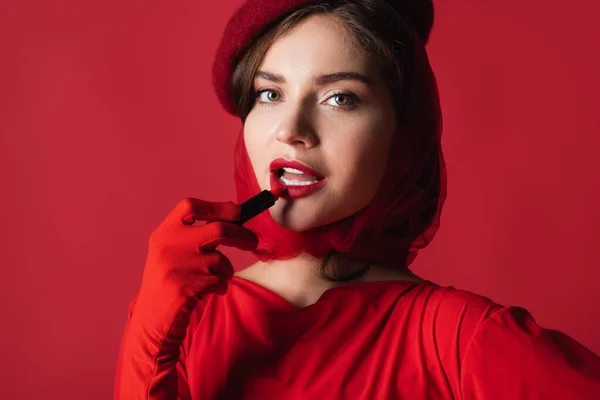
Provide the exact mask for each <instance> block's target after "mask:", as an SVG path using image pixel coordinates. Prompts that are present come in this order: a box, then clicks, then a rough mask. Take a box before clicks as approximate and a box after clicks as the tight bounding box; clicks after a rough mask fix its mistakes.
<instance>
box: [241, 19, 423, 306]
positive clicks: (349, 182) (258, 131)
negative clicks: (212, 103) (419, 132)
mask: <svg viewBox="0 0 600 400" xmlns="http://www.w3.org/2000/svg"><path fill="white" fill-rule="evenodd" d="M258 70H259V71H260V73H259V74H258V76H257V77H256V78H255V81H254V89H255V91H256V92H257V94H258V97H257V102H256V103H255V105H254V107H253V108H252V110H251V112H250V114H249V115H248V117H247V119H246V121H245V124H244V131H245V136H244V139H245V142H246V147H247V150H248V155H249V157H250V161H251V163H252V166H253V168H254V171H255V174H256V177H257V180H258V183H259V185H260V187H261V189H270V188H271V185H270V169H269V164H270V162H271V161H272V160H274V159H275V158H279V157H282V158H285V159H288V160H289V159H293V160H298V161H300V162H302V163H303V164H305V165H308V166H309V167H310V168H312V169H314V170H316V171H318V172H320V173H321V174H322V175H324V176H325V177H326V178H327V181H326V183H325V185H324V186H323V187H322V188H321V189H320V190H318V191H316V192H313V193H312V194H310V195H308V196H306V197H303V198H299V199H294V200H292V199H285V198H282V199H279V200H278V201H277V202H276V204H275V206H273V207H271V209H270V212H271V215H272V217H273V219H274V220H275V221H276V222H277V223H278V224H280V225H281V226H283V227H285V228H287V229H290V230H293V231H305V230H308V229H311V228H314V227H318V226H323V225H326V224H329V223H331V222H334V221H337V220H339V219H342V218H345V217H348V216H351V215H353V214H355V213H356V212H358V211H359V210H361V209H362V208H364V207H366V206H367V205H368V204H369V203H370V202H371V200H372V199H373V197H374V196H375V193H376V190H377V188H378V186H379V183H380V182H381V179H382V177H383V174H384V172H385V167H386V165H387V160H388V154H389V149H390V147H391V141H392V138H393V135H394V132H395V128H396V119H395V112H394V104H393V99H392V96H391V93H390V91H389V89H388V87H387V86H386V84H385V83H384V81H383V77H382V75H381V73H380V72H379V69H378V68H377V65H376V64H375V60H374V59H373V57H372V56H371V55H370V54H369V53H367V52H366V51H364V50H363V49H362V48H361V47H360V46H357V45H356V44H355V43H354V41H353V40H352V39H351V37H350V36H349V34H348V31H347V29H346V27H345V25H344V24H343V23H342V22H341V21H339V20H337V19H336V18H335V17H333V16H328V15H315V16H311V17H309V18H307V19H306V20H304V21H303V22H301V23H300V24H299V25H298V26H297V27H296V29H294V30H293V31H292V32H291V33H289V34H288V35H286V36H283V37H281V38H279V39H278V40H277V41H276V42H275V43H273V45H272V46H271V47H270V49H269V50H268V51H267V54H266V55H265V57H264V59H263V61H262V63H261V65H260V67H259V69H258ZM340 72H351V73H354V74H357V75H356V76H358V77H359V78H358V79H348V78H345V79H342V80H330V81H328V82H323V81H320V80H319V77H322V76H324V75H330V74H336V73H340ZM275 75H276V76H277V77H275ZM343 257H344V256H343V255H342V256H340V258H338V259H335V260H334V262H337V263H341V265H342V266H343V268H344V270H347V271H349V272H350V271H352V270H354V269H359V268H362V267H364V264H359V263H356V262H354V261H353V260H351V259H348V258H343ZM317 261H318V260H317V259H316V258H314V257H312V256H311V255H309V254H300V255H299V256H297V257H295V258H293V259H290V260H271V261H269V262H266V263H263V262H258V263H256V264H254V265H252V266H250V267H248V268H246V269H244V270H243V271H241V272H239V273H238V274H237V275H238V276H240V277H242V278H245V279H249V280H252V281H254V282H256V283H258V284H260V285H262V286H264V287H266V288H267V289H270V290H272V291H274V292H276V293H278V294H279V295H281V296H282V297H284V298H285V299H287V300H288V301H290V302H292V303H294V304H296V305H297V306H300V307H301V306H306V305H309V304H312V303H314V302H316V301H317V300H318V298H319V297H320V296H321V295H322V293H323V292H324V291H325V290H327V289H329V288H331V287H334V286H339V285H340V284H341V283H334V282H328V281H325V280H322V279H321V278H320V277H319V276H318V275H317V274H316V272H315V268H314V266H315V265H316V264H317ZM388 279H411V280H414V279H417V278H416V277H415V276H414V275H412V274H411V273H410V272H397V271H392V270H390V269H387V268H384V266H376V265H374V266H372V267H371V269H370V270H369V271H368V272H367V274H365V275H363V276H362V277H360V278H358V280H357V281H372V280H388Z"/></svg>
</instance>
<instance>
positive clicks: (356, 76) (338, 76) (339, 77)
mask: <svg viewBox="0 0 600 400" xmlns="http://www.w3.org/2000/svg"><path fill="white" fill-rule="evenodd" d="M254 77H255V78H262V79H266V80H268V81H271V82H274V83H285V82H286V81H285V78H284V77H283V75H278V74H274V73H272V72H267V71H257V72H256V74H255V75H254ZM339 81H358V82H362V83H364V84H366V85H372V84H373V83H372V82H371V80H370V79H369V78H367V77H366V76H365V75H363V74H360V73H358V72H335V73H333V74H326V75H320V76H318V77H316V78H315V82H316V83H317V85H320V86H323V85H328V84H330V83H334V82H339Z"/></svg>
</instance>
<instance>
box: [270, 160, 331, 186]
mask: <svg viewBox="0 0 600 400" xmlns="http://www.w3.org/2000/svg"><path fill="white" fill-rule="evenodd" d="M270 170H271V173H273V174H275V176H276V177H277V179H279V180H280V181H281V182H282V183H283V184H285V185H286V186H308V185H313V184H315V183H317V182H319V181H321V180H323V179H324V178H325V177H324V176H323V174H321V173H320V172H318V171H315V170H314V169H312V168H310V167H308V166H307V165H305V164H303V163H301V162H300V161H296V160H286V159H284V158H277V159H275V160H273V161H272V162H271V165H270Z"/></svg>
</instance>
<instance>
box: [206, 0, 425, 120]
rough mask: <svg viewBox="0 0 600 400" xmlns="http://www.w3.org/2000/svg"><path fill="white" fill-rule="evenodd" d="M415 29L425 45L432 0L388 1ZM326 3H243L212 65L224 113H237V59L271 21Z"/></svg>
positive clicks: (251, 0) (266, 0)
mask: <svg viewBox="0 0 600 400" xmlns="http://www.w3.org/2000/svg"><path fill="white" fill-rule="evenodd" d="M387 1H389V2H390V4H391V5H392V6H393V7H394V8H395V9H396V10H397V11H398V13H399V14H400V15H402V16H403V17H405V18H406V19H407V20H408V21H409V22H410V23H411V24H412V25H413V26H414V28H415V30H416V31H417V33H418V34H419V36H420V38H421V40H422V41H423V43H427V40H428V39H429V33H430V32H431V27H432V25H433V3H432V0H387ZM317 3H326V1H323V0H246V1H245V2H244V3H243V4H242V5H241V6H240V8H238V10H237V11H236V12H235V14H233V16H232V17H231V18H230V19H229V22H228V23H227V26H226V27H225V31H224V33H223V36H222V38H221V43H220V45H219V47H218V49H217V54H216V57H215V60H214V64H213V85H214V88H215V92H216V93H217V97H218V98H219V101H220V102H221V105H222V106H223V107H224V108H225V110H226V111H227V112H228V113H230V114H233V115H236V114H237V110H236V102H235V99H234V98H233V96H232V90H231V75H232V73H233V70H234V68H235V62H236V60H237V58H238V56H239V55H240V54H241V53H242V52H243V51H244V50H245V49H246V48H247V47H249V46H250V45H251V44H252V42H253V40H254V39H256V38H257V37H258V36H259V35H260V34H261V33H262V32H263V30H264V29H265V27H267V26H269V25H270V24H271V23H272V22H274V21H276V20H279V19H281V18H283V17H284V16H286V15H287V14H289V13H291V12H293V11H295V10H298V9H300V8H302V7H305V6H308V5H311V4H317Z"/></svg>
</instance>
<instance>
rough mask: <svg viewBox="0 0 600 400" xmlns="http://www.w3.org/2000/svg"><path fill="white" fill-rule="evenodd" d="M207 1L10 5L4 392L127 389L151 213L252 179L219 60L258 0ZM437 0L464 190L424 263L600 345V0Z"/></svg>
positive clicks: (227, 193)
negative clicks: (127, 350)
mask: <svg viewBox="0 0 600 400" xmlns="http://www.w3.org/2000/svg"><path fill="white" fill-rule="evenodd" d="M203 3H204V2H201V1H198V0H196V1H191V0H187V1H176V2H167V1H143V2H142V1H116V0H112V1H102V2H90V1H86V2H80V1H58V0H56V1H52V2H46V1H37V2H32V1H23V0H14V1H8V0H4V1H3V2H2V3H1V4H0V17H1V20H0V45H1V53H0V54H1V63H0V123H1V125H0V129H1V132H2V134H1V137H0V140H1V141H0V152H1V153H0V156H1V157H0V174H1V175H0V178H1V179H0V184H1V190H2V197H1V199H2V200H1V202H2V203H1V207H0V213H1V214H0V216H1V218H2V219H1V220H2V236H1V243H2V249H1V250H2V253H1V255H2V260H1V265H2V275H1V276H2V279H1V280H0V295H1V296H2V297H1V299H0V300H1V301H0V313H1V321H2V329H1V331H0V340H1V342H2V345H1V347H0V348H1V358H2V362H1V363H0V376H1V378H0V393H2V397H3V398H7V399H8V398H10V399H38V398H45V399H54V398H57V399H58V398H60V399H81V398H86V399H89V400H95V399H107V398H110V396H111V388H112V381H113V374H114V364H115V360H116V356H117V349H118V343H119V339H120V335H121V330H122V328H123V323H124V318H125V313H126V306H127V303H128V301H129V299H130V298H131V297H132V296H133V294H134V292H135V290H136V288H137V286H138V283H139V280H140V277H141V272H142V267H143V263H144V259H145V252H146V245H147V239H148V236H149V234H150V232H151V231H152V230H153V229H154V228H155V227H156V226H157V225H158V224H159V223H160V222H161V221H162V219H163V218H164V217H165V216H166V214H167V213H168V212H169V211H170V209H171V208H172V207H173V206H174V205H175V204H176V203H177V201H179V200H180V199H181V198H183V197H185V196H194V197H198V198H202V199H206V200H217V201H225V200H233V199H234V198H235V189H234V185H233V180H232V174H233V163H232V152H233V144H234V140H235V134H236V133H237V129H238V126H239V122H238V121H237V120H236V119H234V118H232V117H230V116H228V115H226V114H225V113H224V112H223V111H222V110H221V108H220V106H219V105H218V103H217V101H216V98H215V96H214V94H213V92H212V87H211V85H210V82H211V81H210V79H211V78H210V67H211V62H212V56H213V54H214V51H215V48H216V46H217V43H218V40H219V38H220V35H221V32H222V29H223V27H224V25H225V23H226V20H227V18H228V17H229V16H230V15H231V13H232V12H233V10H234V9H235V8H236V6H237V5H238V4H239V3H240V1H221V2H214V3H213V2H211V5H210V6H209V7H203V6H202V4H203ZM436 4H437V20H436V24H435V27H434V30H433V33H432V37H431V42H430V45H429V53H430V57H431V62H432V65H433V68H434V70H435V71H436V74H437V76H438V79H439V85H440V93H441V98H442V103H443V109H444V116H445V129H444V147H445V153H446V158H447V164H448V171H449V197H448V201H447V203H446V204H447V205H446V208H445V211H444V213H443V216H442V228H441V230H440V231H439V233H438V236H437V237H436V239H435V240H434V242H433V243H432V244H431V245H430V247H429V248H427V249H426V250H425V251H423V252H422V253H421V255H420V256H419V257H418V259H417V261H416V263H415V271H416V273H418V274H421V275H422V276H423V277H425V278H428V279H431V280H434V281H436V282H438V283H440V284H443V285H453V286H455V287H458V288H462V289H467V290H471V291H474V292H477V293H480V294H484V295H487V296H488V297H491V298H493V299H494V300H496V301H497V302H500V303H504V304H511V305H522V306H524V307H526V308H527V309H529V310H530V311H531V312H532V313H533V315H534V316H535V317H536V319H537V321H538V323H540V324H541V325H543V326H546V327H551V328H556V329H559V330H562V331H564V332H566V333H568V334H569V335H571V336H573V337H574V338H576V339H577V340H579V341H580V342H581V343H583V344H584V345H586V346H588V347H589V348H591V349H592V350H593V351H595V352H596V353H598V352H600V317H599V312H598V308H599V306H600V301H599V300H598V293H600V272H599V268H598V267H599V266H600V245H599V243H598V236H600V235H599V230H598V224H599V223H600V211H599V209H598V203H599V201H600V180H599V179H598V178H597V176H598V173H600V164H599V163H598V158H597V151H598V150H597V148H598V145H600V139H599V135H598V134H599V133H600V113H599V111H598V110H599V105H600V104H599V101H598V93H600V78H599V77H598V71H600V51H599V49H600V28H599V25H598V24H597V16H598V15H600V3H598V2H597V1H595V0H585V1H579V2H573V1H570V0H561V1H558V0H554V1H547V0H546V1H542V0H536V1H527V2H524V1H521V0H505V1H499V0H496V1H487V2H482V1H466V0H456V1H450V0H440V1H437V3H436ZM225 252H226V254H229V255H231V257H232V259H233V261H234V264H235V265H236V267H238V268H239V267H242V266H244V265H247V264H248V263H249V262H251V261H252V258H251V257H249V256H247V255H245V254H243V253H241V252H239V253H236V252H235V251H230V250H225Z"/></svg>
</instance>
